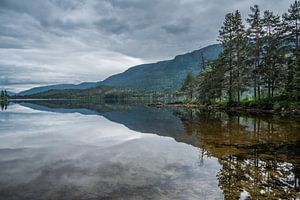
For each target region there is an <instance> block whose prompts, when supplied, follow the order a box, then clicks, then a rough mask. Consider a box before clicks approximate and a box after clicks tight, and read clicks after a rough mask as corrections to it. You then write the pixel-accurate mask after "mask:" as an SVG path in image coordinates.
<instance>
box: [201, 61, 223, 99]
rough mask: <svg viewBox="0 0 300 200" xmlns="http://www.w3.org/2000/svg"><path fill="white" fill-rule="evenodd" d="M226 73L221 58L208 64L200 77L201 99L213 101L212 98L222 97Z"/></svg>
mask: <svg viewBox="0 0 300 200" xmlns="http://www.w3.org/2000/svg"><path fill="white" fill-rule="evenodd" d="M224 74H225V71H224V68H223V67H222V62H221V61H220V60H216V61H214V62H211V63H210V64H209V65H208V67H207V68H206V69H205V70H204V71H203V72H202V73H201V74H200V75H199V77H198V92H199V99H200V100H202V101H203V102H209V103H211V101H212V100H215V99H217V98H221V97H222V90H223V82H224Z"/></svg>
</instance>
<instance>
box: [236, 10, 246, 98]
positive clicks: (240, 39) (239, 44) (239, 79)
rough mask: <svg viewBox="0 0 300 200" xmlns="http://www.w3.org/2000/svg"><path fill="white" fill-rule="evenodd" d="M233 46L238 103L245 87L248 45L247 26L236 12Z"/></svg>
mask: <svg viewBox="0 0 300 200" xmlns="http://www.w3.org/2000/svg"><path fill="white" fill-rule="evenodd" d="M233 35H234V36H233V46H234V66H235V69H234V71H235V79H236V80H235V82H236V90H237V91H236V92H237V101H238V103H239V102H240V96H241V91H242V89H244V88H242V86H244V85H245V81H244V72H245V63H244V60H245V57H246V55H245V45H246V32H245V26H244V25H243V20H242V17H241V13H240V12H239V11H238V10H236V11H235V13H234V17H233Z"/></svg>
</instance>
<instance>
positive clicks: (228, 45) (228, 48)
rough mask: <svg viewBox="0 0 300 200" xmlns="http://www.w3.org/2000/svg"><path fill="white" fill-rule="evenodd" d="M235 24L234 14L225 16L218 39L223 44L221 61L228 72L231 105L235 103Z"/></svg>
mask: <svg viewBox="0 0 300 200" xmlns="http://www.w3.org/2000/svg"><path fill="white" fill-rule="evenodd" d="M233 22H234V15H233V13H228V14H227V15H226V16H225V21H224V23H223V26H222V27H221V29H220V31H219V37H218V41H220V42H221V43H222V45H223V48H224V51H223V52H222V54H221V55H220V59H221V60H222V63H223V67H224V69H225V71H226V79H228V81H227V84H226V85H227V95H228V102H229V103H232V101H233V55H234V50H233V34H234V32H233Z"/></svg>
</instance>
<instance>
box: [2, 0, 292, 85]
mask: <svg viewBox="0 0 300 200" xmlns="http://www.w3.org/2000/svg"><path fill="white" fill-rule="evenodd" d="M291 2H293V0H176V1H174V0H30V1H24V0H0V87H1V88H8V89H11V90H15V91H18V90H23V89H27V88H30V87H33V86H40V85H47V84H57V83H79V82H83V81H100V80H103V79H105V78H106V77H108V76H109V75H112V74H115V73H119V72H122V71H124V70H126V69H127V68H128V67H130V66H133V65H137V64H141V63H145V62H153V61H158V60H162V59H170V58H172V57H174V56H175V55H177V54H181V53H185V52H189V51H192V50H195V49H198V48H200V47H204V46H206V45H209V44H213V43H216V38H217V34H218V30H219V27H220V26H221V24H222V22H223V19H224V15H225V14H226V13H228V12H232V11H234V10H236V9H239V10H240V11H241V12H242V14H243V15H244V16H247V14H248V12H249V7H250V6H252V5H254V4H259V5H260V7H261V9H262V10H264V9H270V10H272V11H274V12H275V13H277V14H282V13H283V12H285V11H286V10H287V9H288V7H289V4H290V3H291Z"/></svg>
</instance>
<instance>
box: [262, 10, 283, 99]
mask: <svg viewBox="0 0 300 200" xmlns="http://www.w3.org/2000/svg"><path fill="white" fill-rule="evenodd" d="M262 26H263V30H264V37H263V68H262V71H261V72H262V74H261V75H262V77H263V80H264V83H265V87H266V88H267V91H268V98H270V97H273V95H274V90H275V87H276V85H277V84H278V80H279V74H280V68H279V65H276V64H277V63H278V62H279V61H278V55H279V51H278V49H279V46H280V43H279V41H280V38H279V33H280V32H279V30H280V29H279V27H280V17H279V16H277V15H274V14H273V12H271V11H269V10H267V11H265V12H264V16H263V19H262Z"/></svg>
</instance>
